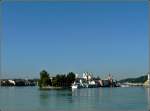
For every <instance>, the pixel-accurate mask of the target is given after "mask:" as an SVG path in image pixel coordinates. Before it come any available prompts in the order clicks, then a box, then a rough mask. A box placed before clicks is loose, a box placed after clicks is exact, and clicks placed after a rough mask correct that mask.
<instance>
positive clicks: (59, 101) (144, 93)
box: [0, 87, 150, 111]
mask: <svg viewBox="0 0 150 111" xmlns="http://www.w3.org/2000/svg"><path fill="white" fill-rule="evenodd" d="M0 110H1V111H148V110H150V89H149V88H143V87H129V88H89V89H77V90H49V91H41V90H38V88H37V87H0Z"/></svg>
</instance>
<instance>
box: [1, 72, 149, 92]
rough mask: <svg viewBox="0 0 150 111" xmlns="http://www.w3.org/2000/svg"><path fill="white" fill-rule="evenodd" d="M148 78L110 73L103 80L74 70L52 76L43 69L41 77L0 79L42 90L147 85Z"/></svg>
mask: <svg viewBox="0 0 150 111" xmlns="http://www.w3.org/2000/svg"><path fill="white" fill-rule="evenodd" d="M147 80H148V76H147V75H143V76H140V77H136V78H126V79H122V80H119V81H116V80H113V78H112V76H111V75H110V74H109V76H108V78H107V79H104V80H102V79H101V78H100V77H94V76H93V74H91V73H88V72H84V73H83V76H82V77H79V76H78V75H77V74H75V73H74V72H69V73H67V74H57V75H56V76H50V74H49V73H48V72H47V71H45V70H43V71H41V72H40V78H39V79H0V86H2V87H12V86H17V87H24V86H25V87H26V86H38V88H39V89H40V90H52V89H56V90H59V89H71V88H98V87H122V86H123V87H126V86H145V84H146V81H147Z"/></svg>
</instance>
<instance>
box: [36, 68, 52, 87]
mask: <svg viewBox="0 0 150 111" xmlns="http://www.w3.org/2000/svg"><path fill="white" fill-rule="evenodd" d="M38 85H39V87H43V86H51V85H52V83H51V80H50V77H49V74H48V72H47V71H45V70H43V71H41V72H40V80H39V81H38Z"/></svg>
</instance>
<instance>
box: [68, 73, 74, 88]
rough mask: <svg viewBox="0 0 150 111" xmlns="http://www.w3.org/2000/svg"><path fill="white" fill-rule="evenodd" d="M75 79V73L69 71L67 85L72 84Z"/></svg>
mask: <svg viewBox="0 0 150 111" xmlns="http://www.w3.org/2000/svg"><path fill="white" fill-rule="evenodd" d="M74 81H75V73H73V72H69V73H68V74H67V85H68V86H71V84H72V83H73V82H74Z"/></svg>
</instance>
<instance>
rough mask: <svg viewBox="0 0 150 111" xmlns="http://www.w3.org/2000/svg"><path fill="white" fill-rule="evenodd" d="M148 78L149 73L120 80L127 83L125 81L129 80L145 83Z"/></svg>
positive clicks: (130, 81)
mask: <svg viewBox="0 0 150 111" xmlns="http://www.w3.org/2000/svg"><path fill="white" fill-rule="evenodd" d="M146 80H147V75H144V76H140V77H137V78H127V79H122V80H120V81H118V82H120V83H125V82H129V83H144V82H145V81H146Z"/></svg>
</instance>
